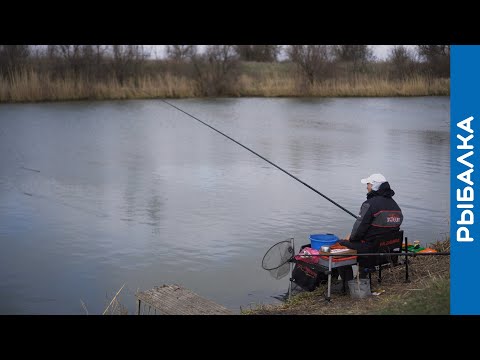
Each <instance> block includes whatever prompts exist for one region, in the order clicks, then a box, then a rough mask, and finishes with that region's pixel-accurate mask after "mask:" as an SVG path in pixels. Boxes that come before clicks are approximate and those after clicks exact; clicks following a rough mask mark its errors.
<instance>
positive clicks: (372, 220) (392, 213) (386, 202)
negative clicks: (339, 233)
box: [350, 182, 403, 248]
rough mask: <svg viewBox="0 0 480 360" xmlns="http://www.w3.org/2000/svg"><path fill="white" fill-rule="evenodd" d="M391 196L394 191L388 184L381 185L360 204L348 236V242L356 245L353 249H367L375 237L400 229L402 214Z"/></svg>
mask: <svg viewBox="0 0 480 360" xmlns="http://www.w3.org/2000/svg"><path fill="white" fill-rule="evenodd" d="M393 195H395V191H393V190H392V189H391V188H390V184H389V183H388V182H384V183H383V184H381V185H380V188H379V189H378V190H377V191H373V190H372V191H371V192H369V193H368V194H367V200H366V201H365V202H364V203H363V204H362V206H361V208H360V214H359V217H358V219H357V221H356V222H355V224H353V229H352V232H351V234H350V242H352V243H357V244H356V245H357V246H354V247H362V248H369V247H370V245H373V243H372V242H373V241H374V239H375V237H377V236H379V235H383V234H388V233H391V232H394V231H398V230H399V229H400V225H401V224H402V221H403V214H402V210H401V209H400V207H399V206H398V204H397V203H396V202H395V200H393V199H392V196H393ZM352 245H354V244H352Z"/></svg>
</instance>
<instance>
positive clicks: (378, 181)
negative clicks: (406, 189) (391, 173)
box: [360, 174, 387, 191]
mask: <svg viewBox="0 0 480 360" xmlns="http://www.w3.org/2000/svg"><path fill="white" fill-rule="evenodd" d="M360 181H361V183H362V184H372V190H375V191H376V190H378V188H379V187H380V185H382V184H383V183H384V182H386V181H387V179H385V176H383V175H382V174H372V175H370V176H369V177H367V178H366V179H362V180H360Z"/></svg>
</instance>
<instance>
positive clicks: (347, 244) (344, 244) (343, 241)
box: [338, 240, 350, 248]
mask: <svg viewBox="0 0 480 360" xmlns="http://www.w3.org/2000/svg"><path fill="white" fill-rule="evenodd" d="M338 243H339V244H340V245H342V246H346V247H348V248H349V247H350V246H349V245H350V241H348V240H340V241H339V242H338Z"/></svg>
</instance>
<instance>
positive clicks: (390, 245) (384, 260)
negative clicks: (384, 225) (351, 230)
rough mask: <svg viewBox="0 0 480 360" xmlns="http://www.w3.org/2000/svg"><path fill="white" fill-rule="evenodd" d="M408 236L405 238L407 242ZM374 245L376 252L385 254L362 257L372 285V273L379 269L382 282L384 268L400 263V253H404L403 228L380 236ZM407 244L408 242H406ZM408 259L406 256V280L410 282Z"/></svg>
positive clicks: (379, 277) (379, 279)
mask: <svg viewBox="0 0 480 360" xmlns="http://www.w3.org/2000/svg"><path fill="white" fill-rule="evenodd" d="M406 240H407V238H405V242H406ZM374 243H375V245H374V247H373V249H374V251H372V252H376V253H382V254H384V255H378V256H364V257H363V259H361V262H362V263H363V264H362V268H363V270H362V271H363V272H364V273H367V274H368V278H369V280H370V286H371V285H372V273H374V272H377V270H378V282H379V283H381V282H382V268H383V267H394V266H397V265H398V255H395V254H401V253H402V243H403V230H400V231H396V232H393V233H390V234H387V235H381V236H378V237H377V238H376V239H375V241H374ZM405 246H406V244H405ZM408 281H409V280H408V260H407V258H406V257H405V282H408Z"/></svg>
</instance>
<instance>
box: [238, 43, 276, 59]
mask: <svg viewBox="0 0 480 360" xmlns="http://www.w3.org/2000/svg"><path fill="white" fill-rule="evenodd" d="M280 50H281V46H280V45H235V51H236V53H237V54H238V56H239V59H240V60H243V61H261V62H274V61H277V58H278V55H279V54H280Z"/></svg>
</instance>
